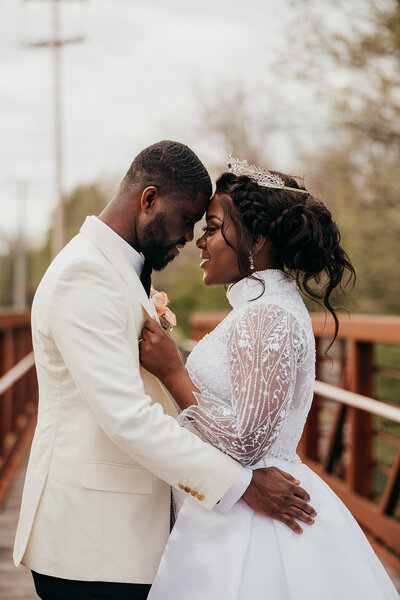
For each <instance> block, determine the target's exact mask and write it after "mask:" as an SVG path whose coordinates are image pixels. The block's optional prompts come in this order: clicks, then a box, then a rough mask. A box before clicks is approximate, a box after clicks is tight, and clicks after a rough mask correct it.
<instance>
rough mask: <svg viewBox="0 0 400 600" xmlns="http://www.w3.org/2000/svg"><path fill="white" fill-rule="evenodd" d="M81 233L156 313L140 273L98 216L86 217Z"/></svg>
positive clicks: (153, 312)
mask: <svg viewBox="0 0 400 600" xmlns="http://www.w3.org/2000/svg"><path fill="white" fill-rule="evenodd" d="M80 233H81V234H82V235H84V236H85V237H87V238H88V239H89V240H90V241H91V242H93V243H94V244H95V245H96V247H97V248H98V249H99V250H100V252H101V253H102V254H103V255H104V256H105V257H106V259H107V260H108V261H109V262H110V263H111V264H112V265H113V267H114V268H115V270H116V271H117V272H118V273H119V275H120V276H121V277H122V279H123V280H124V281H125V283H126V284H127V286H128V287H129V289H130V290H131V291H132V293H133V294H134V296H135V297H136V298H137V299H138V300H139V301H140V303H141V305H142V306H143V308H144V309H145V311H146V312H147V314H148V315H149V316H150V317H154V316H155V315H156V312H155V309H154V304H153V303H152V302H151V300H149V298H148V296H147V294H146V292H145V290H144V287H143V285H142V282H141V281H140V279H139V277H138V274H137V273H136V271H135V269H134V268H133V267H132V265H131V264H130V262H129V260H128V259H127V258H126V256H125V254H124V252H123V251H122V249H121V248H120V246H119V245H118V241H117V240H116V239H115V238H114V236H113V235H112V233H108V232H107V230H106V229H105V228H104V227H103V225H102V224H101V223H98V221H97V218H96V217H86V220H85V222H84V224H83V225H82V227H81V229H80Z"/></svg>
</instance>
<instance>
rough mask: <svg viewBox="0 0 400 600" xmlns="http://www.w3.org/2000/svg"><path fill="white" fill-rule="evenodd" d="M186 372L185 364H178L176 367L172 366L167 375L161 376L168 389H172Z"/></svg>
mask: <svg viewBox="0 0 400 600" xmlns="http://www.w3.org/2000/svg"><path fill="white" fill-rule="evenodd" d="M185 373H186V368H185V365H176V367H174V368H171V369H169V370H168V372H166V373H165V375H164V376H163V377H162V378H161V382H162V383H163V385H164V386H165V387H166V388H167V390H171V389H172V388H174V387H175V386H176V384H177V382H178V381H179V380H181V379H182V378H183V377H184V376H185Z"/></svg>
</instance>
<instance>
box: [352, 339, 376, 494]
mask: <svg viewBox="0 0 400 600" xmlns="http://www.w3.org/2000/svg"><path fill="white" fill-rule="evenodd" d="M349 345H350V346H349V362H348V379H347V381H348V384H349V390H350V391H351V392H356V393H358V394H363V395H364V396H369V397H372V396H373V364H374V363H373V350H374V348H373V344H371V343H367V342H357V341H354V340H350V341H349ZM349 410H350V461H349V472H348V481H349V485H350V488H351V489H352V490H353V491H354V492H356V493H358V494H360V495H362V496H365V497H367V498H369V497H370V496H371V492H372V415H371V414H370V413H367V412H365V411H363V410H359V409H357V408H351V409H349Z"/></svg>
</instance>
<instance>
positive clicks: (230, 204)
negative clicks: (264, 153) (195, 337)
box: [140, 161, 398, 600]
mask: <svg viewBox="0 0 400 600" xmlns="http://www.w3.org/2000/svg"><path fill="white" fill-rule="evenodd" d="M229 166H230V172H229V173H224V174H223V175H222V176H221V177H220V178H219V180H218V181H217V188H216V192H215V195H214V197H213V198H212V201H211V203H210V205H209V208H208V210H207V215H206V221H207V225H206V227H205V228H204V234H203V235H202V237H201V238H200V239H199V240H197V246H198V248H199V249H200V254H201V264H200V267H201V268H202V269H203V271H204V277H203V281H204V283H205V285H226V284H230V285H229V289H228V292H227V296H228V300H229V302H230V304H231V306H232V311H231V312H230V313H229V314H228V316H227V317H226V318H225V319H224V320H223V321H222V323H220V324H219V325H218V326H217V327H216V328H215V329H214V331H212V332H211V333H210V334H208V335H206V336H205V337H204V338H203V339H202V340H201V341H200V342H199V343H198V344H197V346H196V347H195V349H194V350H193V352H192V353H191V355H190V356H189V359H188V361H187V364H186V367H185V365H184V364H183V361H182V358H181V355H180V354H179V352H178V350H177V348H176V346H175V344H174V342H173V341H172V340H171V338H170V337H169V336H168V335H167V334H166V333H165V332H164V331H163V330H162V329H161V327H160V326H159V325H158V323H156V322H154V321H151V320H148V321H146V323H145V327H144V330H143V338H144V339H143V341H142V342H141V344H140V357H141V362H142V364H143V366H144V367H145V368H146V369H147V370H149V371H150V372H152V373H153V374H155V375H157V376H158V377H159V378H160V379H161V381H162V382H163V384H164V385H165V386H166V387H167V389H168V390H169V391H170V392H171V394H172V395H173V397H174V398H175V400H176V402H177V403H178V404H179V406H180V408H181V409H182V413H181V414H180V416H179V421H180V423H181V425H182V426H184V427H187V428H189V429H191V430H192V431H194V432H195V433H197V435H199V436H200V437H202V438H203V439H204V440H206V441H208V442H210V443H211V444H213V445H214V446H216V447H217V448H219V449H221V450H223V451H224V452H226V453H227V454H230V455H231V456H233V457H234V458H235V459H236V460H238V461H240V462H241V463H242V464H243V465H245V466H249V467H250V468H251V469H258V468H261V467H267V466H272V465H274V466H277V467H279V468H281V469H282V470H284V471H287V472H289V473H290V474H291V475H293V476H294V477H295V478H296V479H298V480H300V481H301V483H302V485H303V486H304V487H305V488H306V489H307V490H308V491H309V493H310V495H311V499H312V503H313V505H314V507H315V508H316V509H317V511H318V516H317V517H316V520H315V524H314V525H313V527H307V526H305V528H304V531H303V533H302V535H300V536H297V535H296V534H295V533H293V532H292V531H291V530H290V529H289V528H287V527H286V526H285V525H284V524H283V523H281V522H278V521H274V520H272V519H269V518H267V517H264V516H261V515H259V514H257V513H255V512H253V511H252V510H251V509H250V508H249V507H248V506H247V505H246V504H245V503H244V502H243V501H239V502H238V503H237V504H236V505H235V506H234V507H233V509H232V510H231V511H230V512H229V513H228V514H223V513H222V512H220V511H219V510H218V509H215V508H214V509H213V510H212V511H210V512H208V511H206V510H204V509H203V508H201V506H200V505H199V503H198V502H195V501H194V500H193V499H192V498H191V495H190V494H189V493H187V494H185V492H184V491H183V492H182V495H183V496H185V498H184V502H183V505H182V508H181V510H180V512H179V514H178V517H177V520H176V523H175V525H174V528H173V530H172V532H171V535H170V537H169V540H168V543H167V546H166V548H165V551H164V555H163V557H162V560H161V563H160V567H159V570H158V573H157V576H156V579H155V581H154V584H153V586H152V589H151V591H150V595H149V600H169V599H171V600H188V599H189V598H191V599H192V600H196V599H201V600H204V599H207V600H234V599H235V600H261V599H263V600H265V599H266V598H269V599H270V600H292V599H293V600H294V599H295V600H321V599H323V600H338V599H339V598H340V600H346V599H348V600H350V599H351V600H355V599H357V600H358V599H360V600H361V599H362V600H367V599H369V600H378V599H379V600H384V599H393V598H398V594H397V592H396V590H395V588H394V586H393V584H392V582H391V581H390V579H389V577H388V575H387V574H386V572H385V570H384V568H383V566H382V565H381V563H380V562H379V560H378V558H377V557H376V555H375V554H374V552H373V550H372V548H371V547H370V545H369V543H368V541H367V539H366V538H365V536H364V534H363V532H362V531H361V529H360V527H359V526H358V524H357V523H356V521H355V520H354V519H353V517H352V516H351V514H350V513H349V511H348V510H347V509H346V507H345V506H344V504H342V502H341V501H340V500H339V498H338V497H337V496H336V495H335V494H334V493H333V492H332V490H331V489H330V488H329V487H328V486H327V485H326V484H325V483H324V482H323V481H322V480H321V479H320V478H319V477H318V476H317V475H316V474H315V473H314V472H313V471H311V470H310V469H309V468H308V467H307V466H306V465H304V464H303V463H302V462H301V460H300V458H299V457H298V456H297V454H296V448H297V445H298V442H299V440H300V437H301V434H302V430H303V427H304V423H305V421H306V418H307V413H308V411H309V409H310V405H311V402H312V397H313V386H314V378H315V344H314V337H313V332H312V327H311V320H310V317H309V315H308V312H307V310H306V308H305V305H304V304H303V301H302V299H301V296H300V294H299V289H301V290H303V291H304V292H306V293H307V294H308V295H309V296H311V297H312V298H314V299H316V300H321V301H322V302H323V304H324V305H325V307H326V308H327V309H328V310H329V311H330V312H331V313H332V315H333V318H334V319H335V324H336V334H337V329H338V322H337V317H336V314H335V311H334V309H333V308H332V305H331V294H332V292H333V290H334V289H335V288H336V287H337V286H338V285H339V284H340V283H341V281H342V278H343V276H344V274H345V272H346V271H347V272H348V273H349V274H350V278H353V277H354V269H353V267H352V266H351V264H350V262H349V260H348V257H347V255H346V253H345V252H344V251H343V249H342V248H341V246H340V233H339V230H338V228H337V226H336V224H335V223H334V222H333V220H332V216H331V214H330V212H329V211H328V209H327V208H326V207H325V206H324V205H323V204H322V203H321V202H320V201H319V200H317V199H315V198H314V197H313V196H312V195H311V194H309V193H308V191H307V190H305V189H303V188H300V187H299V185H298V183H297V182H296V180H294V179H293V178H291V177H289V176H287V175H284V174H278V173H270V172H268V171H265V170H262V169H257V168H255V167H252V166H250V165H248V164H247V163H246V162H239V161H232V162H231V164H230V165H229ZM312 280H314V281H315V282H316V283H317V284H318V283H319V284H320V289H318V287H317V288H316V287H315V286H314V287H311V286H310V282H311V281H312ZM188 489H189V488H188ZM189 491H191V490H190V489H189ZM194 491H195V492H196V490H194Z"/></svg>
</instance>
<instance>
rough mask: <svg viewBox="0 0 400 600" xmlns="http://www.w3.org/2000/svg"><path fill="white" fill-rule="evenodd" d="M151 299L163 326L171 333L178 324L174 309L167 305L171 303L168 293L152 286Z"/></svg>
mask: <svg viewBox="0 0 400 600" xmlns="http://www.w3.org/2000/svg"><path fill="white" fill-rule="evenodd" d="M150 300H151V301H152V302H153V304H154V307H155V309H156V312H157V314H158V318H159V319H160V325H161V327H162V328H163V329H165V331H168V333H170V332H171V331H172V328H173V327H175V326H176V317H175V315H174V313H173V312H172V310H170V309H169V308H168V307H167V304H169V299H168V296H167V294H166V293H165V292H158V291H157V290H155V289H154V288H153V286H151V288H150Z"/></svg>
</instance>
